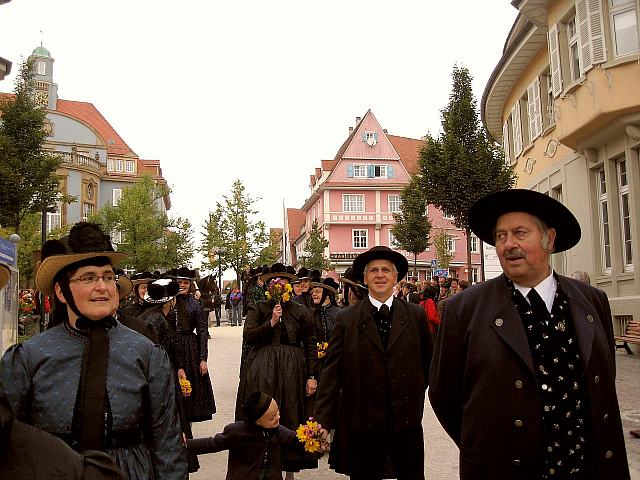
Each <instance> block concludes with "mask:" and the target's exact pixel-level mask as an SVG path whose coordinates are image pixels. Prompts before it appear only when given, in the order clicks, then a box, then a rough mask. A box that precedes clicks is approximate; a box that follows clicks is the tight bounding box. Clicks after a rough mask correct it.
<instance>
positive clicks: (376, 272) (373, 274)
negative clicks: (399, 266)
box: [364, 259, 398, 302]
mask: <svg viewBox="0 0 640 480" xmlns="http://www.w3.org/2000/svg"><path fill="white" fill-rule="evenodd" d="M397 277H398V272H397V270H396V267H395V265H394V264H393V263H392V262H390V261H389V260H382V259H380V260H372V261H370V262H369V263H368V264H367V266H366V268H365V273H364V284H365V285H366V286H367V287H369V293H370V294H371V296H372V297H373V298H375V299H376V300H379V301H381V302H384V301H386V300H387V298H389V297H390V296H391V295H392V294H393V286H394V285H395V284H396V280H397Z"/></svg>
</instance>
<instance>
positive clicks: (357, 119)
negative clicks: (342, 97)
mask: <svg viewBox="0 0 640 480" xmlns="http://www.w3.org/2000/svg"><path fill="white" fill-rule="evenodd" d="M360 120H362V117H356V127H357V126H358V124H359V123H360Z"/></svg>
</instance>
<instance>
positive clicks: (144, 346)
mask: <svg viewBox="0 0 640 480" xmlns="http://www.w3.org/2000/svg"><path fill="white" fill-rule="evenodd" d="M124 257H125V255H124V254H122V253H118V252H115V251H113V247H112V246H111V242H110V241H109V237H107V236H106V235H105V234H104V233H103V232H102V231H101V230H100V228H99V227H98V226H97V225H93V224H89V223H85V222H82V223H79V224H76V225H75V226H74V227H73V228H72V229H71V232H70V234H69V235H68V237H65V238H62V239H61V240H49V241H47V242H46V243H45V244H44V246H43V249H42V258H43V260H42V262H41V265H40V267H39V269H38V271H37V273H36V285H37V287H38V289H39V290H41V291H43V292H44V293H47V294H50V295H53V296H54V299H55V307H54V308H55V309H56V310H57V311H58V315H60V316H61V317H63V322H62V323H61V324H60V325H57V326H56V327H54V328H52V329H50V330H47V331H46V332H43V333H41V334H39V335H36V336H35V337H33V338H32V339H31V340H29V341H27V342H25V343H24V344H22V345H16V346H14V347H12V348H10V349H9V350H8V351H7V352H6V353H5V355H4V356H3V358H2V368H1V369H0V380H1V382H2V386H3V387H4V390H5V392H6V394H7V397H8V399H9V402H10V403H11V406H12V407H13V409H14V411H15V413H16V417H17V418H18V419H20V420H22V421H25V422H27V423H29V424H31V425H33V426H35V427H38V428H41V429H43V430H46V431H48V432H50V433H53V434H54V435H56V436H58V437H60V438H61V439H63V440H64V441H66V442H67V443H68V444H69V445H70V446H71V447H73V448H74V449H75V450H77V451H79V452H84V451H88V450H101V451H105V452H107V453H108V454H109V455H110V456H111V457H112V458H113V459H114V460H115V461H116V463H117V465H118V467H120V469H121V470H122V473H123V474H124V477H125V478H129V479H153V478H162V479H186V478H187V462H186V456H185V449H184V445H183V443H182V441H181V438H180V427H179V425H178V419H177V415H176V408H175V398H174V396H173V395H167V392H171V391H173V388H174V386H173V379H172V375H171V367H170V364H169V359H168V357H167V354H166V353H165V352H164V350H162V348H160V347H159V346H155V345H154V344H153V343H152V342H151V341H149V340H148V339H147V338H145V337H143V336H142V335H139V334H138V333H136V332H134V331H132V330H130V329H128V328H126V327H124V326H123V325H122V324H120V323H118V322H117V321H116V320H115V319H114V318H113V316H112V315H113V313H114V312H115V310H116V309H117V307H118V301H119V295H118V290H117V285H116V282H117V278H116V275H115V273H114V270H113V267H114V266H116V265H117V264H118V263H119V262H120V261H122V260H123V259H124Z"/></svg>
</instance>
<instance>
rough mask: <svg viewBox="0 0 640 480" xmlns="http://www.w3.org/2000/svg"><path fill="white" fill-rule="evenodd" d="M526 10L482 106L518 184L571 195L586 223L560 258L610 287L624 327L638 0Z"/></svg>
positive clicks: (565, 267)
mask: <svg viewBox="0 0 640 480" xmlns="http://www.w3.org/2000/svg"><path fill="white" fill-rule="evenodd" d="M511 3H512V5H514V6H515V7H516V8H517V9H518V10H519V12H520V14H519V15H518V17H517V19H516V21H515V23H514V24H513V27H512V29H511V31H510V33H509V36H508V37H507V40H506V43H505V47H504V50H503V52H502V57H501V59H500V61H499V63H498V64H497V66H496V67H495V69H494V71H493V74H492V75H491V78H490V80H489V82H488V83H487V85H486V88H485V91H484V95H483V98H482V106H481V114H482V118H483V121H484V123H485V126H486V127H487V129H488V130H489V132H490V133H491V135H492V136H493V137H494V138H495V139H498V140H499V141H501V142H502V144H503V146H504V151H505V154H506V160H507V161H508V162H509V165H510V166H511V167H512V168H513V169H514V171H515V172H516V173H517V175H518V184H517V186H518V187H519V188H529V189H534V190H537V191H540V192H543V193H546V194H548V195H551V196H553V197H554V198H556V199H558V200H559V201H561V202H562V203H564V204H565V205H566V206H567V207H568V208H569V209H570V210H571V211H572V212H573V213H574V214H575V215H576V217H577V219H578V221H579V222H580V225H581V227H582V239H581V241H580V243H579V244H578V245H577V246H576V247H574V248H573V249H571V250H569V251H567V252H564V253H562V254H558V255H554V256H553V257H555V258H554V260H553V262H554V263H553V266H554V268H555V269H556V271H558V272H559V273H562V274H569V275H570V274H571V273H572V272H574V271H577V270H582V271H586V272H588V273H589V275H590V276H591V283H592V284H593V285H595V286H596V287H598V288H601V289H602V290H604V291H605V292H606V293H607V294H608V296H609V299H610V301H611V307H612V311H613V315H614V318H615V319H616V320H617V322H615V328H617V329H618V330H619V329H621V328H624V325H626V323H627V322H628V321H629V320H630V319H631V318H632V317H636V319H637V317H638V316H640V314H639V312H640V273H639V270H640V269H638V268H635V264H636V263H638V258H639V254H640V252H639V251H638V239H639V238H640V226H639V223H640V222H639V221H638V214H639V213H640V197H639V195H638V192H640V165H639V162H638V156H639V152H640V88H638V85H639V83H638V79H639V78H640V42H639V37H640V35H639V31H638V24H639V16H638V12H639V10H640V8H639V7H640V5H639V3H638V0H588V1H587V0H551V1H549V0H520V1H518V0H513V1H512V2H511Z"/></svg>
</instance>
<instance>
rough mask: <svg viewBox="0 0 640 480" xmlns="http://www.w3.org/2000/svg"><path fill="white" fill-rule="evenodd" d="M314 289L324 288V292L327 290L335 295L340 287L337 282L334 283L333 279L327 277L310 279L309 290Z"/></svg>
mask: <svg viewBox="0 0 640 480" xmlns="http://www.w3.org/2000/svg"><path fill="white" fill-rule="evenodd" d="M314 287H318V288H324V289H325V290H329V291H330V292H332V293H335V294H337V293H338V288H339V287H340V285H338V282H336V281H335V280H334V279H333V278H331V277H327V278H314V279H312V280H311V282H310V283H309V288H314Z"/></svg>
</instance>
